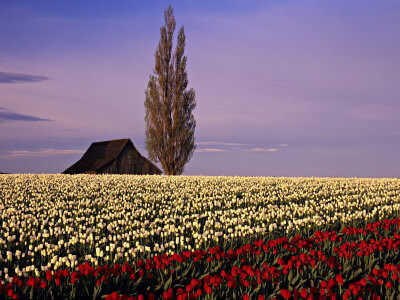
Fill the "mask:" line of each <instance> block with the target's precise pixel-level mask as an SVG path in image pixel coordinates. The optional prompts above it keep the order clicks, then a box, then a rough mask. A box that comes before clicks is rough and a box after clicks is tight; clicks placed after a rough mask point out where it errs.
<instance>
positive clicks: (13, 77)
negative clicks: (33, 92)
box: [0, 72, 49, 83]
mask: <svg viewBox="0 0 400 300" xmlns="http://www.w3.org/2000/svg"><path fill="white" fill-rule="evenodd" d="M46 79H49V78H48V77H45V76H38V75H30V74H23V73H10V72H0V83H17V82H40V81H43V80H46Z"/></svg>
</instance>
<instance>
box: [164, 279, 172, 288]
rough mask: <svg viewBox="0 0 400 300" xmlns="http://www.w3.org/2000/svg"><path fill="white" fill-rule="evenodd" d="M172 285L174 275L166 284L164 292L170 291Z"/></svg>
mask: <svg viewBox="0 0 400 300" xmlns="http://www.w3.org/2000/svg"><path fill="white" fill-rule="evenodd" d="M171 285H172V275H171V277H170V278H169V279H168V280H167V281H166V282H165V284H164V291H166V290H168V289H169V288H170V287H171Z"/></svg>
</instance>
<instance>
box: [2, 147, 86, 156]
mask: <svg viewBox="0 0 400 300" xmlns="http://www.w3.org/2000/svg"><path fill="white" fill-rule="evenodd" d="M83 153H85V151H83V150H61V149H52V148H48V149H39V150H11V151H7V154H6V155H2V157H3V158H16V157H46V156H58V155H71V154H83Z"/></svg>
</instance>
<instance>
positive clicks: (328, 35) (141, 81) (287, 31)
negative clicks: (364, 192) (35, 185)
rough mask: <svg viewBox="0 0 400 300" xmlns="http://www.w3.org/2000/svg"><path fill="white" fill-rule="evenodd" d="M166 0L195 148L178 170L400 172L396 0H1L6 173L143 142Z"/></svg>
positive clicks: (1, 131)
mask: <svg viewBox="0 0 400 300" xmlns="http://www.w3.org/2000/svg"><path fill="white" fill-rule="evenodd" d="M169 4H171V6H172V8H173V10H174V15H175V18H176V22H177V28H179V27H180V26H182V25H183V26H184V30H185V34H186V49H185V55H186V56H187V59H188V65H187V73H188V79H189V88H193V89H194V90H195V91H196V100H197V107H196V108H195V110H194V111H193V113H194V116H195V119H196V122H197V126H196V131H195V141H196V145H197V148H196V151H195V152H194V154H193V156H192V158H191V160H190V161H189V162H188V164H187V165H186V168H185V172H184V175H213V176H214V175H229V176H235V175H238V176H289V177H292V176H296V177H297V176H305V177H311V176H314V177H396V178H399V177H400V155H399V154H398V153H399V152H400V117H399V116H400V84H399V79H400V56H399V53H400V0H335V1H328V0H292V1H289V0H267V1H265V0H263V1H261V0H259V1H257V0H229V1H225V0H221V1H213V0H201V1H200V0H193V1H186V0H181V1H170V2H167V1H135V0H115V1H105V0H96V1H94V0H93V1H91V0H84V1H71V0H58V1H53V0H46V1H44V0H35V1H30V0H18V1H14V0H0V41H1V43H0V172H7V173H61V172H63V171H64V170H65V169H66V168H68V167H69V166H70V165H72V164H73V163H75V162H76V161H77V160H79V159H80V158H81V156H82V155H83V153H84V152H85V150H86V149H87V148H88V147H89V146H90V144H91V143H92V142H98V141H104V140H111V139H120V138H130V139H131V140H132V141H133V143H134V144H135V146H136V147H137V148H138V150H139V151H140V152H141V153H142V154H143V155H144V156H147V152H146V150H145V147H144V145H145V121H144V115H145V110H144V98H145V96H144V91H145V89H146V87H147V82H148V80H149V76H150V75H151V74H152V72H153V68H154V52H155V50H156V48H157V44H158V41H159V37H160V27H161V26H163V24H164V15H163V14H164V10H165V9H166V8H167V7H168V5H169Z"/></svg>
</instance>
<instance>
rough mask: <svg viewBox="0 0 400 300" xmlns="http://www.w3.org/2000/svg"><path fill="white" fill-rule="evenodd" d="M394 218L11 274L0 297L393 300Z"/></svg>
mask: <svg viewBox="0 0 400 300" xmlns="http://www.w3.org/2000/svg"><path fill="white" fill-rule="evenodd" d="M399 249H400V218H397V219H387V220H383V221H377V222H374V223H369V224H367V226H366V227H364V228H362V227H360V228H357V227H344V228H342V229H341V230H339V231H338V232H336V231H335V230H333V231H324V232H321V231H316V232H315V233H314V234H313V235H312V236H309V237H301V236H300V235H297V236H294V237H292V238H287V237H281V238H278V239H274V240H263V239H259V240H256V241H254V242H253V243H251V244H246V245H244V246H242V247H240V248H237V249H221V248H220V247H219V246H217V247H213V248H209V249H208V250H207V251H206V250H195V251H184V252H183V253H180V254H177V253H174V254H172V255H167V254H163V255H156V256H154V257H152V258H149V259H147V260H141V259H140V260H137V261H136V262H135V263H134V264H129V263H125V264H123V265H122V266H121V265H119V264H115V265H113V266H112V267H110V266H107V265H104V266H97V267H95V266H92V265H91V264H90V263H88V262H86V263H84V264H80V265H79V266H78V267H77V269H76V270H73V271H70V270H68V269H62V270H57V271H50V270H48V271H47V272H46V273H45V274H46V276H45V277H43V278H42V277H36V278H35V277H33V276H31V277H29V279H28V280H25V278H23V277H18V276H14V277H13V278H12V281H11V282H9V283H4V282H3V283H2V284H1V286H0V292H1V296H2V297H6V298H7V297H8V298H11V299H17V298H28V297H30V298H41V299H61V298H63V299H64V298H70V299H87V298H92V299H100V298H106V299H107V300H109V299H112V300H115V299H197V298H206V299H359V297H363V298H368V299H370V298H372V299H389V298H390V299H392V298H393V297H394V296H395V295H396V294H398V293H399V292H400V250H399Z"/></svg>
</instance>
